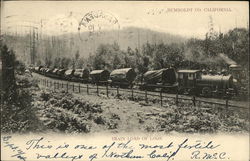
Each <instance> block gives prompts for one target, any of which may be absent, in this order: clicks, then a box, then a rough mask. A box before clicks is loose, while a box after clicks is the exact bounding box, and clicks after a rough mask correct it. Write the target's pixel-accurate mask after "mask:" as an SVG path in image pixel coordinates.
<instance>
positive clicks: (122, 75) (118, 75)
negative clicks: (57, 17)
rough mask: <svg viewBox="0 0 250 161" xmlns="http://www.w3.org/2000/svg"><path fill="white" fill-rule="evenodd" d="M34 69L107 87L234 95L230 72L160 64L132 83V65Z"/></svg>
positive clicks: (54, 76) (217, 95)
mask: <svg viewBox="0 0 250 161" xmlns="http://www.w3.org/2000/svg"><path fill="white" fill-rule="evenodd" d="M31 70H33V71H34V72H36V73H39V74H42V75H45V76H48V77H53V78H57V79H64V80H68V81H77V82H82V83H93V84H98V85H104V84H108V85H110V86H111V87H117V86H119V87H122V88H132V87H133V85H135V84H136V85H138V88H139V89H141V90H150V91H155V90H162V91H164V92H167V93H175V92H178V93H180V94H190V95H201V96H206V97H211V96H213V97H223V96H232V95H237V87H236V85H235V83H234V82H235V79H233V76H232V75H205V74H202V71H200V70H178V71H177V72H176V71H175V69H174V68H164V69H160V70H153V71H148V72H146V73H144V74H143V75H142V77H141V79H140V81H137V82H138V83H135V79H136V76H137V74H136V72H135V71H134V69H132V68H123V69H116V70H114V71H112V72H111V73H110V72H109V71H108V70H93V71H91V72H90V71H89V70H88V69H68V70H65V69H53V70H52V69H49V68H44V67H42V66H40V67H35V68H32V69H31Z"/></svg>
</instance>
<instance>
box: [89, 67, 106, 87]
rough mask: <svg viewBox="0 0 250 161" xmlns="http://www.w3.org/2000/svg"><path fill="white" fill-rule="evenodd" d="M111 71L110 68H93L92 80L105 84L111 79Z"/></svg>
mask: <svg viewBox="0 0 250 161" xmlns="http://www.w3.org/2000/svg"><path fill="white" fill-rule="evenodd" d="M109 75H110V72H109V71H108V70H93V71H91V72H90V73H89V76H90V82H91V83H93V84H104V83H105V82H107V81H108V79H109Z"/></svg>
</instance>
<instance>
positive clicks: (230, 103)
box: [32, 73, 249, 110]
mask: <svg viewBox="0 0 250 161" xmlns="http://www.w3.org/2000/svg"><path fill="white" fill-rule="evenodd" d="M32 75H33V77H34V78H35V79H38V80H44V79H46V80H47V81H48V82H50V83H51V82H53V83H54V82H57V83H59V84H65V85H66V84H68V86H69V87H71V88H72V87H73V88H76V90H77V88H78V87H79V86H81V88H82V86H83V85H86V86H88V88H89V89H92V90H93V89H96V86H95V85H93V84H89V83H88V84H86V83H84V84H83V83H78V82H72V81H67V80H61V79H56V78H51V77H46V76H43V75H40V74H38V73H32ZM86 86H85V87H84V88H86ZM97 88H98V87H97ZM108 88H109V90H110V91H115V90H117V88H115V87H108ZM105 89H106V88H105V86H99V91H102V90H105ZM120 91H121V92H127V93H131V89H120ZM133 93H134V94H137V95H143V96H145V92H144V91H141V90H139V89H136V88H134V89H133ZM147 95H148V96H151V97H152V96H153V97H154V96H155V97H161V96H160V95H159V92H157V91H147ZM162 97H164V98H172V99H176V94H169V93H162ZM178 99H180V100H189V101H193V99H194V98H193V97H192V96H187V95H180V94H178ZM195 101H197V102H203V103H208V104H217V105H222V106H225V104H227V106H230V107H235V108H241V109H245V110H246V109H249V101H235V100H225V99H219V98H204V97H195Z"/></svg>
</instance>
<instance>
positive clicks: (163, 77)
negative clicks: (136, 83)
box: [140, 68, 177, 91]
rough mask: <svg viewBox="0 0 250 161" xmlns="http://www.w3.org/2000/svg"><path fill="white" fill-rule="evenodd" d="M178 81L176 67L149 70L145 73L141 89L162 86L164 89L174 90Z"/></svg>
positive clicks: (152, 88)
mask: <svg viewBox="0 0 250 161" xmlns="http://www.w3.org/2000/svg"><path fill="white" fill-rule="evenodd" d="M176 81H177V78H176V72H175V70H174V68H164V69H160V70H152V71H147V72H146V73H144V74H143V82H142V84H141V86H140V89H147V90H155V89H156V88H159V87H160V88H161V89H162V90H164V91H170V90H171V91H173V90H174V89H175V88H174V87H176V86H177V84H176Z"/></svg>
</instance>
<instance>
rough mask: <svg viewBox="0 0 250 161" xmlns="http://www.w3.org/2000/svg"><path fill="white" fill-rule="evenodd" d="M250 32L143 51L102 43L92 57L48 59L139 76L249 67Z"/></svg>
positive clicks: (55, 63) (146, 45) (232, 32)
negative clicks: (152, 72)
mask: <svg viewBox="0 0 250 161" xmlns="http://www.w3.org/2000/svg"><path fill="white" fill-rule="evenodd" d="M248 46H249V31H248V30H247V29H244V28H235V29H233V30H230V31H229V32H227V33H226V34H222V33H221V34H216V35H215V36H214V37H210V36H208V35H206V38H205V39H204V40H201V39H196V38H191V39H188V40H187V41H185V42H181V43H169V44H168V43H158V44H152V43H148V42H146V43H144V44H142V47H141V48H139V49H138V48H135V49H132V48H130V47H127V50H122V49H121V48H120V46H119V44H118V43H117V42H114V43H112V44H100V45H99V46H98V47H97V49H96V51H95V52H94V53H91V54H90V55H89V56H88V57H86V58H83V57H81V56H80V54H79V51H76V52H75V54H74V56H73V57H72V58H68V57H56V58H55V59H54V61H51V60H46V61H45V64H41V63H40V62H39V65H45V66H47V67H51V68H88V69H89V70H94V69H108V70H110V71H111V70H113V69H118V68H127V67H131V68H134V69H135V70H136V71H137V72H138V73H141V74H142V73H145V72H146V71H148V70H153V69H155V70H156V69H161V68H167V67H170V66H171V67H174V68H176V69H200V70H202V69H206V70H215V71H220V70H222V69H225V70H227V69H228V66H229V65H230V64H239V65H241V66H243V68H244V69H245V70H247V67H248V59H246V58H247V57H248V53H249V47H248Z"/></svg>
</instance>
